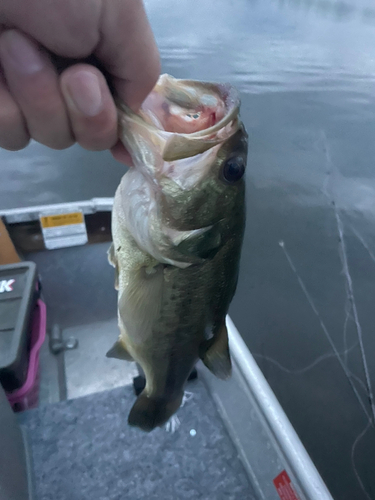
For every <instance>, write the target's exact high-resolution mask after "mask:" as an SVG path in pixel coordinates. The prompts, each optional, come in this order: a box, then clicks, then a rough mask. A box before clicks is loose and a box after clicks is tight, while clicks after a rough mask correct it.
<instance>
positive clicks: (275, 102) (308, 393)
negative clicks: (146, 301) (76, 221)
mask: <svg viewBox="0 0 375 500" xmlns="http://www.w3.org/2000/svg"><path fill="white" fill-rule="evenodd" d="M146 8H147V11H148V13H149V17H150V20H151V23H152V26H153V28H154V31H155V35H156V38H157V42H158V44H159V47H160V52H161V56H162V63H163V71H165V72H169V73H171V74H173V75H174V76H176V77H183V78H196V79H205V80H212V81H229V82H231V83H232V84H234V85H236V86H237V87H238V89H239V90H240V92H241V96H242V118H243V121H244V123H245V125H246V128H247V130H248V133H249V145H250V148H249V163H248V169H247V229H246V236H245V243H244V249H243V256H242V267H241V277H240V281H239V286H238V291H237V295H236V297H235V299H234V301H233V305H232V307H231V311H230V314H231V316H232V318H233V320H234V322H235V324H236V325H237V327H238V329H239V330H240V332H241V334H242V335H243V337H244V339H245V340H246V342H247V344H248V346H249V347H250V349H251V351H252V353H253V355H254V356H255V357H256V359H257V361H258V363H259V366H260V367H261V369H262V370H263V373H264V374H265V376H266V377H267V380H268V381H269V383H270V385H271V387H272V388H273V390H274V392H275V394H276V396H277V397H278V399H279V401H280V403H281V404H282V406H283V407H284V409H285V411H286V412H287V414H288V416H289V418H290V420H291V422H292V424H293V425H294V427H295V429H296V431H297V432H298V434H299V436H300V437H301V439H302V441H303V443H304V445H305V446H306V448H307V451H308V452H309V454H310V456H311V457H312V459H313V461H314V463H315V464H316V466H317V467H318V469H319V471H320V473H321V475H322V477H323V479H324V480H325V482H326V483H327V486H328V487H329V489H330V490H331V492H332V494H333V496H334V498H335V499H339V500H362V499H363V500H367V499H371V498H372V499H374V498H375V474H374V470H375V428H374V418H373V417H374V409H373V408H371V404H370V401H371V399H373V398H372V390H371V386H373V387H374V386H375V355H374V352H375V334H374V325H375V307H374V297H375V293H374V292H375V139H374V138H375V6H373V4H372V3H371V2H364V1H359V0H356V1H354V0H350V2H349V1H348V2H345V1H333V0H320V1H313V0H305V1H303V0H300V1H298V0H289V1H287V0H284V1H281V0H280V1H277V0H273V1H272V0H263V1H254V0H253V1H250V0H236V1H233V0H179V1H178V2H176V1H175V0H163V1H160V0H159V1H157V0H149V1H147V2H146ZM124 171H125V168H124V166H123V165H120V164H119V163H117V162H115V161H114V160H113V159H112V158H111V156H110V155H109V153H107V152H104V153H89V152H85V151H83V150H82V149H81V148H79V147H78V146H74V147H72V148H70V149H69V150H67V151H63V152H56V151H51V150H48V149H47V148H44V147H43V146H40V145H38V144H36V143H32V144H31V145H30V146H29V147H28V148H26V149H25V150H24V151H21V152H17V153H10V152H6V151H0V208H13V207H20V206H29V205H37V204H38V205H39V204H45V203H58V202H63V201H77V200H85V199H89V198H92V197H97V196H113V194H114V191H115V189H116V186H117V184H118V182H119V180H120V177H121V175H122V174H123V173H124Z"/></svg>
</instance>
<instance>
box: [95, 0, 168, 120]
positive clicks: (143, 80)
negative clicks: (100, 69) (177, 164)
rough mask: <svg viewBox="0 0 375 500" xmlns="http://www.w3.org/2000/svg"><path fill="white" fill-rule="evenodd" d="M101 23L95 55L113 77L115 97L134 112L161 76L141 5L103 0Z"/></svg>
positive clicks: (131, 0) (134, 0)
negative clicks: (99, 38) (99, 39)
mask: <svg viewBox="0 0 375 500" xmlns="http://www.w3.org/2000/svg"><path fill="white" fill-rule="evenodd" d="M100 23H101V25H100V32H101V33H102V36H101V41H100V42H99V44H98V46H97V48H96V50H95V55H96V56H97V57H98V59H100V60H101V62H102V63H103V64H104V65H105V67H106V70H107V71H108V72H109V73H110V75H111V76H112V79H113V84H114V87H115V89H116V92H117V94H118V96H119V97H120V98H121V99H122V100H123V101H124V102H125V103H126V104H127V105H128V106H129V107H130V108H131V109H133V110H134V111H136V110H137V109H138V108H139V107H140V106H141V104H142V102H143V101H144V99H145V98H146V97H147V95H148V94H149V93H150V91H151V90H152V89H153V87H154V86H155V83H156V81H157V79H158V77H159V74H160V58H159V52H158V49H157V46H156V42H155V39H154V35H153V33H152V30H151V27H150V24H149V22H148V19H147V16H146V12H145V10H144V6H143V3H142V2H141V1H140V0H110V1H103V12H102V16H101V21H100Z"/></svg>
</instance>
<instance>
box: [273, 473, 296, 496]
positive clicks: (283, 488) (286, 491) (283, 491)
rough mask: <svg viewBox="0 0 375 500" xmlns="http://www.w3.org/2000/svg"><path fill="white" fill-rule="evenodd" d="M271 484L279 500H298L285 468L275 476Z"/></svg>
mask: <svg viewBox="0 0 375 500" xmlns="http://www.w3.org/2000/svg"><path fill="white" fill-rule="evenodd" d="M273 484H274V485H275V487H276V490H277V493H278V494H279V497H280V499H281V500H300V499H299V497H298V495H297V493H296V491H295V489H294V487H293V484H292V481H291V480H290V477H289V476H288V473H287V472H286V471H285V470H283V471H282V472H281V473H280V474H279V475H278V476H277V477H275V479H274V480H273Z"/></svg>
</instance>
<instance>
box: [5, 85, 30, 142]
mask: <svg viewBox="0 0 375 500" xmlns="http://www.w3.org/2000/svg"><path fill="white" fill-rule="evenodd" d="M29 140H30V136H29V133H28V131H27V128H26V125H25V121H24V119H23V116H22V113H21V110H20V108H19V107H18V105H17V103H16V102H15V101H14V99H13V97H12V96H11V94H10V92H9V90H8V89H7V86H6V83H5V80H4V78H3V77H2V76H0V147H1V148H4V149H9V150H11V151H17V150H18V149H22V148H24V147H25V146H27V144H28V143H29Z"/></svg>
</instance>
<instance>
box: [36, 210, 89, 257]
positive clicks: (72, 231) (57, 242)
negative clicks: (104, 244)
mask: <svg viewBox="0 0 375 500" xmlns="http://www.w3.org/2000/svg"><path fill="white" fill-rule="evenodd" d="M40 225H41V227H42V233H43V238H44V244H45V247H46V248H47V249H48V250H55V249H56V248H64V247H72V246H77V245H84V244H85V243H87V241H88V238H87V230H86V224H85V217H84V215H83V213H82V212H81V211H78V210H77V211H74V212H69V213H60V214H59V213H56V214H41V215H40Z"/></svg>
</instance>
